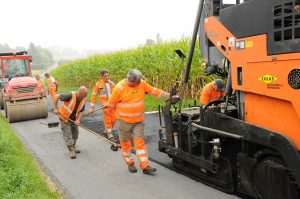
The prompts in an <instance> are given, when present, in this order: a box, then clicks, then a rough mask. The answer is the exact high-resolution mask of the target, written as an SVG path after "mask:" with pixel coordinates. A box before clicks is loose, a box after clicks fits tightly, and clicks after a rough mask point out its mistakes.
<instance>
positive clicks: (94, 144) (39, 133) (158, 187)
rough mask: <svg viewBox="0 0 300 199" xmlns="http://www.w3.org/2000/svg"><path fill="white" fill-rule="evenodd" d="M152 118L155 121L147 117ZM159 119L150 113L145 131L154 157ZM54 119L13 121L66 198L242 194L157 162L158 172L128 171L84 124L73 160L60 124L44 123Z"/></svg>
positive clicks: (225, 197) (220, 197)
mask: <svg viewBox="0 0 300 199" xmlns="http://www.w3.org/2000/svg"><path fill="white" fill-rule="evenodd" d="M50 106H51V104H50ZM50 108H51V107H50ZM98 114H99V113H98ZM148 117H149V118H150V120H151V122H150V123H148V121H147V118H148ZM155 117H156V116H155V115H149V116H146V131H145V135H146V140H147V144H148V150H149V152H150V155H151V156H154V157H156V155H155V154H156V153H159V152H155V147H154V145H156V149H157V140H156V139H157V138H156V135H157V134H158V133H157V129H156V128H157V125H159V124H157V122H156V121H155V120H156V119H157V118H156V119H155ZM91 120H92V119H91V118H89V119H83V123H84V124H85V125H88V124H89V122H90V123H91ZM54 121H58V118H57V116H56V115H54V114H52V113H49V116H48V118H46V119H38V120H31V121H25V122H18V123H13V124H12V126H13V128H14V130H15V131H16V133H17V135H18V136H19V137H20V139H21V140H22V142H23V144H24V145H25V147H26V148H27V150H29V151H30V152H31V153H32V154H33V156H34V157H35V158H36V159H37V160H38V162H39V163H40V165H41V166H42V168H43V169H44V170H45V172H46V173H47V174H48V175H49V176H50V178H52V179H53V181H54V182H55V183H56V184H57V186H58V187H59V188H60V189H61V190H62V192H63V193H64V196H65V197H66V198H76V199H94V198H95V199H100V198H101V199H102V198H109V199H114V198H122V199H123V198H124V199H126V198H130V199H135V198H151V199H152V198H155V199H159V198H162V199H168V198H170V199H171V198H172V199H174V198H180V199H181V198H182V199H184V198H188V199H193V198H197V199H201V198H203V199H207V198H211V199H214V198H216V199H229V198H231V199H233V198H237V197H236V196H233V195H228V194H225V193H223V192H220V191H218V190H215V189H213V188H211V187H208V186H206V185H204V184H202V183H200V182H196V181H194V180H193V179H190V178H188V177H186V176H184V175H182V174H179V173H176V172H174V171H172V170H170V169H168V168H166V167H164V166H161V165H159V164H157V163H155V162H152V161H150V165H151V166H153V167H156V168H157V169H158V171H157V173H156V175H155V176H148V175H144V174H143V173H142V171H141V170H140V169H138V172H137V173H134V174H132V173H129V171H128V170H127V167H126V165H125V163H124V161H123V160H122V158H121V152H120V151H118V152H113V151H111V149H110V144H108V143H107V142H105V141H104V140H102V139H100V138H99V137H98V136H96V135H94V134H91V133H89V132H87V131H85V130H84V129H82V128H80V135H79V140H78V144H77V145H78V148H80V149H81V150H82V153H81V154H79V155H78V156H77V159H74V160H71V159H70V158H69V157H68V151H67V148H66V146H65V144H64V142H63V138H62V134H61V130H60V127H56V128H48V127H47V126H46V125H43V124H41V123H40V122H54ZM97 123H99V126H96V127H95V128H97V129H98V131H99V132H101V131H102V130H103V124H101V122H97ZM101 128H102V129H101ZM99 129H100V130H99ZM152 145H153V148H152ZM134 157H135V156H134ZM165 158H167V157H162V159H163V160H162V161H166V164H168V163H170V160H169V159H168V158H167V159H165ZM135 159H136V158H135ZM136 162H137V161H136Z"/></svg>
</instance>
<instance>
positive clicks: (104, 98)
mask: <svg viewBox="0 0 300 199" xmlns="http://www.w3.org/2000/svg"><path fill="white" fill-rule="evenodd" d="M100 78H101V79H100V80H99V81H98V82H97V83H96V85H95V86H94V89H93V94H92V97H91V102H90V106H91V108H90V110H89V113H90V114H91V113H93V111H94V106H95V102H96V99H97V95H99V96H100V103H101V104H102V105H103V106H107V102H108V99H109V98H110V96H111V93H112V90H113V88H114V87H115V83H114V82H112V81H111V80H110V79H109V72H108V70H102V71H101V72H100ZM102 110H103V120H104V126H105V131H104V135H105V136H106V137H107V138H108V139H109V140H111V141H113V142H115V141H116V140H115V138H114V136H113V134H112V129H113V127H114V125H115V121H116V119H115V115H114V112H113V110H111V109H109V108H103V109H102Z"/></svg>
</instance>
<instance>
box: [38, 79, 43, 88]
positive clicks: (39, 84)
mask: <svg viewBox="0 0 300 199" xmlns="http://www.w3.org/2000/svg"><path fill="white" fill-rule="evenodd" d="M37 82H38V83H37V85H38V86H39V87H43V86H44V85H43V82H42V80H41V79H39V80H38V81H37Z"/></svg>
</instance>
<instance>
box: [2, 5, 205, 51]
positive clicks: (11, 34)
mask: <svg viewBox="0 0 300 199" xmlns="http://www.w3.org/2000/svg"><path fill="white" fill-rule="evenodd" d="M198 2H199V0H51V1H50V0H47V1H46V0H26V1H24V0H13V1H11V0H3V1H1V11H0V18H1V29H0V30H1V31H0V43H7V44H9V45H10V46H11V47H15V46H25V47H27V46H28V44H29V43H30V42H34V43H35V44H39V45H42V46H43V47H49V46H53V45H59V46H61V47H71V48H76V49H79V50H83V49H108V50H116V49H125V48H130V47H135V46H137V45H139V44H144V43H145V41H146V39H147V38H150V39H154V40H155V38H156V34H157V33H159V34H160V36H161V38H162V39H163V40H170V39H177V38H180V37H181V36H182V35H186V36H191V34H192V31H193V26H194V22H195V17H196V12H197V6H198Z"/></svg>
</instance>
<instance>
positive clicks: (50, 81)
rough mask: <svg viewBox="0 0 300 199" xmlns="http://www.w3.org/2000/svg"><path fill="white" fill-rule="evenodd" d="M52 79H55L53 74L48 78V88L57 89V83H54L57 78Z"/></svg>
mask: <svg viewBox="0 0 300 199" xmlns="http://www.w3.org/2000/svg"><path fill="white" fill-rule="evenodd" d="M52 80H54V78H53V77H52V76H50V77H49V78H48V90H49V91H50V90H51V91H52V90H56V85H55V84H54V82H55V80H54V82H53V81H52Z"/></svg>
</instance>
